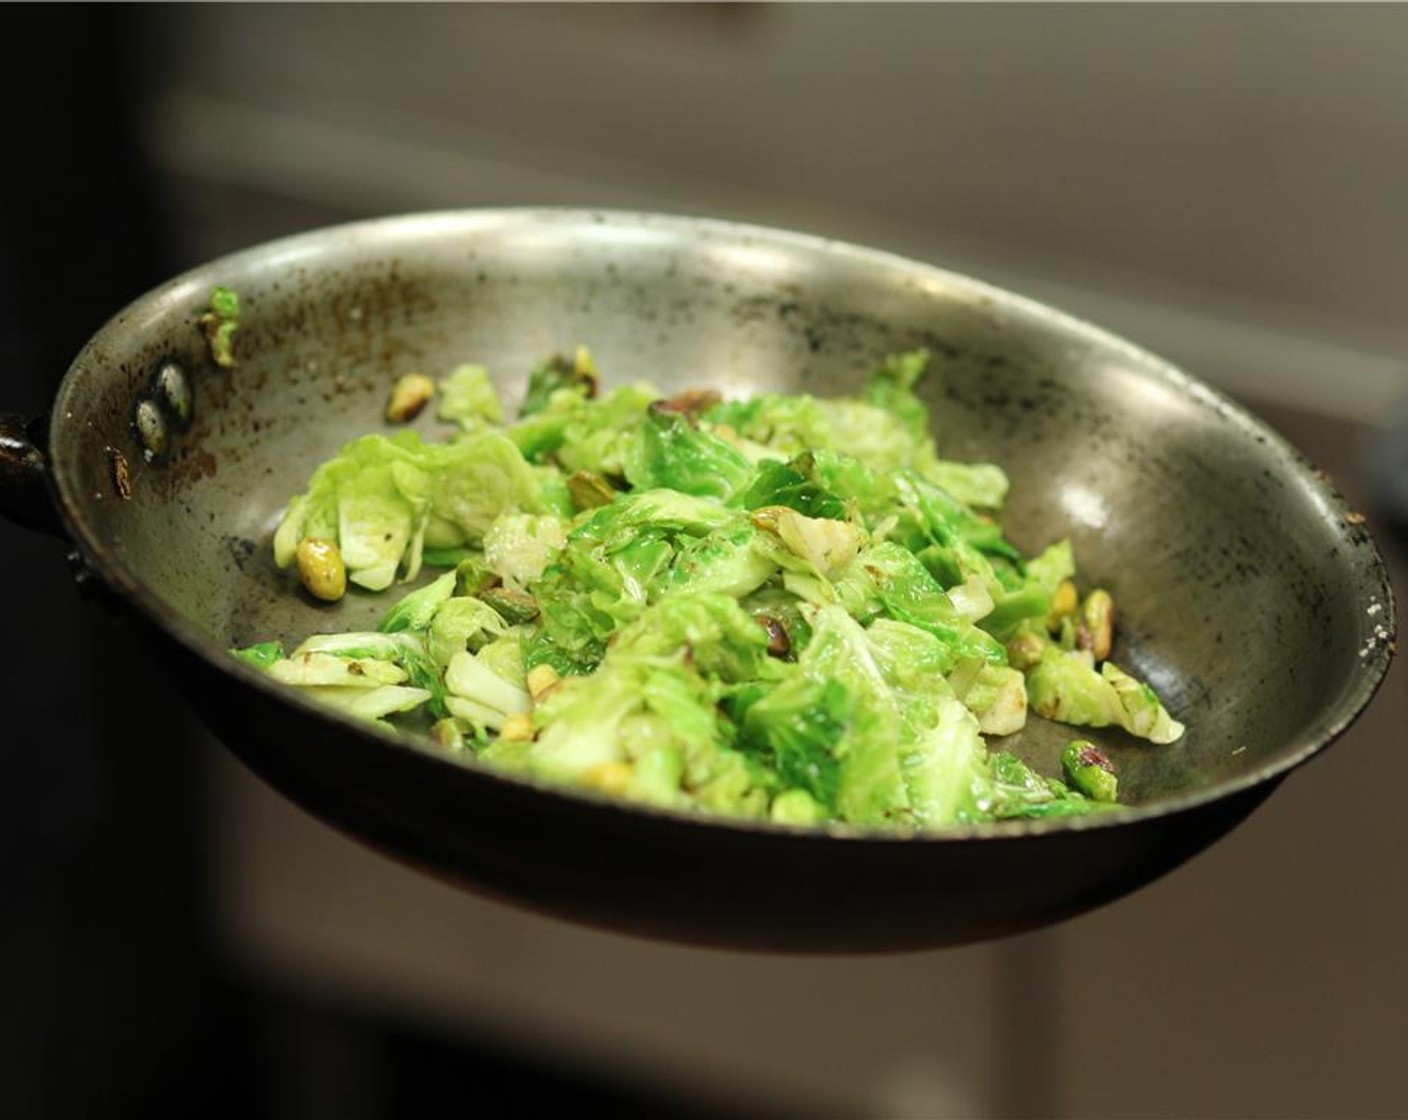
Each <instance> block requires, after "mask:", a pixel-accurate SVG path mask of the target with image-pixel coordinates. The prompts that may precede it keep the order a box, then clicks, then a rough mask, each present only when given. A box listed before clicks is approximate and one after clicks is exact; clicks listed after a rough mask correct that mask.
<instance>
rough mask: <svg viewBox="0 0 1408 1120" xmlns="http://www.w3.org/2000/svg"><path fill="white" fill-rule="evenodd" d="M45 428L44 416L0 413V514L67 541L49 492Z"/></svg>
mask: <svg viewBox="0 0 1408 1120" xmlns="http://www.w3.org/2000/svg"><path fill="white" fill-rule="evenodd" d="M48 430H49V418H48V417H47V416H19V415H17V414H15V413H12V412H0V516H3V517H5V518H7V519H8V520H10V521H13V522H14V523H15V524H16V525H22V526H24V527H25V528H26V529H33V530H34V531H36V532H39V533H46V534H48V535H49V536H51V537H58V538H59V539H60V540H67V539H68V534H67V533H66V532H65V530H64V525H63V522H62V521H61V520H60V519H59V513H58V510H57V509H56V508H55V506H54V499H53V496H52V494H51V493H50V491H49V456H48V453H47V449H46V446H45V445H46V443H47V440H46V438H45V433H47V432H48Z"/></svg>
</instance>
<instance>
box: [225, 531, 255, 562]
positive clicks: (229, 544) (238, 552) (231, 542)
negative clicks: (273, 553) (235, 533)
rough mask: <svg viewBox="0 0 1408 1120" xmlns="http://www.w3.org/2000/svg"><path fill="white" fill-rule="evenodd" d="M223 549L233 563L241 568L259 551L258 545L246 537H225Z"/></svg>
mask: <svg viewBox="0 0 1408 1120" xmlns="http://www.w3.org/2000/svg"><path fill="white" fill-rule="evenodd" d="M225 547H226V548H227V549H228V550H229V552H230V555H231V556H232V557H233V558H234V561H235V563H236V564H237V565H238V566H239V567H241V568H243V567H244V566H245V565H246V564H247V563H249V561H250V559H251V558H252V557H253V556H254V554H255V552H257V551H258V549H259V545H258V543H257V542H255V541H252V540H250V539H249V538H248V537H226V538H225Z"/></svg>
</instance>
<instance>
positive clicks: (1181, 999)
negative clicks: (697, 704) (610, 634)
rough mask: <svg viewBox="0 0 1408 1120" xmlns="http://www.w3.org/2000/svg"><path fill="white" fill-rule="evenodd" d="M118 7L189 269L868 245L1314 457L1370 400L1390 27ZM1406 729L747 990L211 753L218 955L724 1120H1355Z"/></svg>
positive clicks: (1069, 14)
mask: <svg viewBox="0 0 1408 1120" xmlns="http://www.w3.org/2000/svg"><path fill="white" fill-rule="evenodd" d="M148 18H149V19H150V21H151V29H152V32H153V39H152V46H153V57H152V60H151V63H150V65H151V67H152V68H153V70H152V73H153V74H154V75H155V76H156V81H155V96H154V97H153V99H152V101H151V103H150V105H149V106H148V116H147V124H148V139H149V143H150V145H151V148H152V152H153V155H154V156H155V157H156V159H157V161H158V163H159V165H160V166H161V167H162V168H163V169H164V170H165V172H166V173H167V175H168V177H169V182H170V184H171V188H172V195H171V198H170V202H171V203H172V206H173V209H174V211H175V212H176V213H177V214H178V215H180V216H181V219H182V228H183V232H184V233H185V235H186V238H187V239H186V242H185V245H186V248H187V250H188V252H189V253H190V255H191V258H192V263H194V261H195V260H196V259H201V258H204V257H206V256H208V255H212V254H214V253H217V252H222V251H225V250H227V249H233V248H236V247H240V246H243V245H246V244H249V243H252V242H254V241H257V240H262V239H264V238H266V237H270V236H274V235H276V234H281V233H285V232H291V231H292V230H294V229H298V228H303V227H305V226H309V225H314V224H323V223H325V222H331V221H335V220H340V219H342V218H350V217H357V216H362V215H369V214H379V213H390V212H396V211H402V210H409V209H421V208H430V207H449V206H479V205H517V204H558V203H565V204H576V205H588V206H625V207H641V208H659V209H668V210H676V211H688V212H696V213H709V214H713V215H719V216H725V217H733V218H738V219H745V220H751V221H757V222H763V223H768V224H775V225H784V226H789V227H793V228H799V229H805V230H809V231H812V232H816V233H821V234H827V235H832V236H838V237H843V238H848V239H853V240H859V241H864V242H868V243H873V244H877V245H881V246H884V247H888V248H891V249H894V250H897V251H900V252H903V253H906V254H908V255H912V256H919V257H923V258H925V259H928V260H931V261H934V262H936V263H940V264H945V265H948V266H951V267H956V268H959V269H961V270H964V271H971V272H975V273H977V274H979V275H982V276H985V277H986V278H988V279H991V280H994V281H996V282H998V283H1001V284H1004V285H1006V286H1009V287H1015V288H1018V289H1020V290H1022V291H1026V292H1028V293H1030V294H1033V295H1036V296H1038V297H1041V298H1046V299H1049V300H1051V301H1052V302H1055V303H1058V304H1060V305H1062V306H1066V307H1068V308H1070V309H1072V310H1074V311H1076V312H1077V313H1080V314H1084V315H1087V316H1088V317H1090V318H1093V319H1096V320H1097V321H1099V322H1102V323H1104V324H1107V325H1109V326H1112V327H1114V328H1115V329H1117V330H1121V331H1123V332H1124V333H1126V334H1128V335H1130V336H1131V337H1132V338H1134V339H1136V340H1137V341H1140V342H1143V343H1145V344H1147V345H1150V346H1151V347H1153V348H1154V349H1157V350H1161V351H1163V352H1164V353H1166V354H1167V355H1168V356H1170V357H1172V358H1174V359H1176V360H1180V361H1183V362H1184V363H1185V364H1187V365H1188V366H1189V368H1191V369H1192V370H1193V371H1194V372H1195V373H1198V374H1199V375H1201V376H1203V377H1205V378H1207V379H1208V380H1210V381H1213V382H1216V383H1220V384H1222V385H1224V386H1226V387H1229V388H1231V389H1234V390H1236V391H1238V392H1239V393H1241V394H1243V395H1245V396H1249V397H1252V398H1255V399H1259V400H1266V401H1272V402H1281V403H1282V404H1290V405H1296V406H1300V407H1301V408H1303V409H1306V410H1308V411H1307V412H1296V413H1293V412H1291V411H1289V410H1287V411H1283V412H1280V413H1278V414H1277V420H1278V422H1283V423H1284V424H1285V425H1288V426H1290V430H1291V431H1292V432H1293V434H1294V436H1295V439H1296V442H1297V443H1298V445H1299V446H1302V447H1303V448H1305V449H1307V451H1309V452H1310V453H1312V454H1313V455H1314V457H1315V458H1316V459H1317V461H1320V462H1322V463H1324V465H1326V466H1327V467H1329V468H1330V469H1331V470H1332V471H1336V472H1338V471H1344V472H1346V473H1348V472H1349V471H1350V470H1351V468H1352V457H1351V456H1350V454H1349V452H1348V446H1349V441H1350V440H1351V439H1352V438H1353V437H1354V435H1355V434H1356V432H1358V431H1359V429H1358V428H1355V427H1352V426H1351V425H1349V424H1345V423H1339V422H1326V423H1321V420H1322V419H1323V417H1324V416H1331V417H1337V418H1340V419H1341V420H1343V419H1350V420H1358V421H1374V420H1377V419H1378V418H1380V417H1381V416H1382V415H1383V414H1384V412H1385V411H1386V410H1387V409H1388V408H1389V407H1391V406H1392V405H1394V404H1395V403H1396V402H1397V401H1398V400H1400V399H1401V398H1402V397H1403V396H1404V395H1405V394H1408V373H1405V361H1406V360H1408V321H1405V319H1404V317H1403V315H1402V303H1403V293H1404V292H1405V291H1408V208H1405V207H1404V205H1403V200H1404V199H1406V198H1408V97H1405V93H1408V79H1405V73H1408V71H1405V69H1404V67H1403V64H1402V59H1403V58H1405V57H1408V9H1405V8H1402V7H1393V6H1365V7H1358V6H1356V7H1340V6H1300V5H1287V6H1281V5H1248V6H1235V7H1232V6H1208V5H1186V6H1185V5H1170V6H1159V5H1131V6H1128V7H1121V6H1113V5H1096V6H1075V5H1049V6H1047V5H1039V6H1027V5H1022V6H1014V5H977V6H969V5H932V6H874V5H857V6H846V5H819V6H809V5H778V6H743V7H730V6H722V5H694V6H669V7H660V8H656V7H641V6H635V5H630V6H619V7H615V6H612V7H597V6H571V7H550V6H538V5H527V6H497V5H431V6H412V5H399V4H396V5H351V6H340V5H339V6H333V5H312V6H289V5H260V6H243V5H238V6H237V5H190V6H179V7H176V6H172V7H171V8H170V9H167V8H157V9H153V10H151V11H150V13H149V15H148ZM1316 414H1320V415H1319V416H1317V415H1316ZM1296 424H1299V425H1301V426H1300V427H1298V428H1297V427H1294V425H1296ZM1350 495H1351V498H1353V497H1354V492H1353V489H1352V488H1350ZM1400 578H1401V577H1400ZM1405 703H1408V692H1405V690H1404V676H1403V674H1402V673H1401V672H1400V673H1398V675H1397V676H1396V677H1395V678H1394V679H1393V681H1392V682H1391V684H1390V685H1389V686H1386V688H1385V696H1384V698H1383V700H1382V701H1381V702H1380V704H1379V705H1378V706H1377V707H1376V709H1375V710H1374V711H1373V712H1372V713H1371V714H1370V717H1367V718H1366V720H1365V721H1364V722H1362V723H1361V724H1360V725H1359V726H1358V727H1356V729H1355V731H1354V732H1353V734H1352V735H1351V736H1350V737H1348V738H1347V739H1346V740H1345V742H1344V743H1343V744H1342V745H1340V746H1337V747H1336V749H1335V751H1333V752H1331V753H1330V755H1329V756H1328V757H1327V758H1325V759H1324V760H1317V762H1316V763H1315V765H1314V766H1313V767H1312V768H1310V769H1309V770H1308V771H1307V772H1306V773H1305V774H1300V775H1296V776H1295V777H1294V778H1293V779H1292V780H1291V781H1290V782H1288V783H1287V786H1286V788H1285V790H1284V791H1283V792H1281V793H1279V794H1278V795H1277V797H1276V798H1275V799H1273V801H1272V802H1271V804H1269V805H1268V806H1267V808H1266V809H1264V810H1262V811H1260V812H1259V813H1258V814H1257V815H1256V816H1255V817H1254V818H1253V819H1252V820H1251V821H1250V822H1249V823H1248V824H1247V825H1245V826H1244V827H1243V828H1242V829H1240V830H1238V832H1236V833H1234V834H1233V836H1231V837H1230V838H1229V839H1228V840H1227V841H1225V842H1224V843H1222V844H1220V845H1219V846H1218V847H1217V848H1216V849H1215V850H1214V851H1213V852H1211V853H1209V854H1208V855H1206V856H1204V857H1202V858H1200V859H1199V860H1197V861H1195V862H1194V863H1193V864H1192V865H1190V866H1189V867H1187V868H1185V869H1182V870H1180V871H1179V872H1178V873H1176V874H1175V875H1173V876H1171V877H1169V878H1168V879H1167V880H1165V881H1163V882H1161V883H1159V884H1156V885H1155V886H1153V887H1151V888H1149V889H1147V890H1146V891H1143V892H1140V893H1139V894H1138V895H1137V896H1135V897H1134V898H1132V899H1129V900H1126V901H1124V902H1122V903H1119V904H1116V905H1114V906H1111V907H1108V908H1106V909H1104V910H1101V911H1099V912H1097V913H1095V914H1092V915H1089V916H1086V917H1084V918H1081V919H1078V920H1076V921H1073V922H1069V923H1066V924H1064V925H1062V926H1061V927H1058V928H1057V929H1055V930H1052V931H1046V932H1043V933H1038V934H1033V935H1030V936H1028V937H1024V938H1017V939H1013V940H1009V941H1007V942H1001V943H998V944H996V945H991V946H978V947H974V948H971V949H965V950H961V951H957V952H952V953H949V952H944V953H930V954H919V955H916V956H913V957H909V958H893V959H887V960H879V961H844V962H836V961H831V962H828V961H819V962H802V961H778V962H775V967H774V964H773V963H770V962H769V961H768V960H767V959H763V958H737V957H730V956H728V955H719V954H710V953H706V952H703V951H694V950H687V949H679V948H671V947H660V946H637V945H636V944H635V943H632V942H625V941H622V940H620V939H616V938H612V937H610V936H608V935H601V934H594V933H580V932H579V931H575V930H573V929H570V928H568V927H563V926H561V925H558V924H555V923H550V922H548V921H546V920H545V919H537V918H532V917H529V916H526V915H520V914H517V913H515V912H511V911H507V910H504V909H503V908H499V907H495V906H494V905H492V904H490V903H485V902H482V901H480V900H477V899H473V898H471V897H469V896H464V895H460V894H457V893H455V892H452V891H449V890H448V889H446V888H444V887H442V886H439V885H437V884H433V883H430V882H429V881H427V880H425V879H423V878H421V877H419V876H416V875H413V874H412V873H409V872H406V871H404V870H403V869H400V868H397V867H395V866H393V865H391V864H389V863H387V862H386V861H384V860H383V859H382V858H381V857H380V856H376V855H373V854H371V853H369V852H367V851H366V850H364V849H361V848H359V847H357V846H355V845H353V844H350V843H348V842H346V841H344V840H342V839H341V838H339V837H336V836H335V835H334V834H332V833H330V832H328V831H327V830H326V829H324V828H323V827H322V826H321V825H319V824H317V823H316V822H314V821H312V820H311V819H310V818H307V817H305V816H304V815H302V814H300V813H298V812H296V811H294V810H292V809H291V808H290V807H289V806H288V805H287V804H285V803H284V802H282V801H281V800H279V799H278V798H277V797H275V796H274V795H272V794H270V793H269V792H268V791H267V790H264V789H263V788H262V787H260V786H259V785H258V784H257V783H255V782H254V781H253V780H252V779H250V778H249V777H248V776H247V775H244V774H243V773H242V772H239V771H237V770H234V768H233V766H232V764H230V763H229V761H228V760H227V759H224V758H223V756H220V758H221V762H220V763H219V764H217V765H215V766H214V768H213V782H214V794H213V803H214V805H215V806H216V815H215V818H214V820H213V821H212V825H213V827H214V828H215V829H216V832H217V837H216V839H217V843H218V859H217V862H218V870H219V872H220V875H221V878H220V882H221V883H222V885H223V889H224V895H223V897H222V899H221V902H220V904H221V918H222V921H223V922H224V931H223V932H224V935H225V937H226V938H227V940H228V943H229V946H230V951H231V953H232V954H233V955H235V956H237V957H238V958H239V959H240V960H242V961H243V962H244V963H245V964H246V965H247V966H248V967H251V968H259V969H264V970H266V971H267V972H268V974H269V975H272V976H275V977H277V978H278V979H279V981H280V982H283V983H288V984H298V983H302V984H308V985H313V986H317V987H319V988H321V989H325V990H329V991H333V992H336V993H340V994H341V995H342V996H343V997H344V998H348V999H355V1000H361V1001H366V1002H369V1003H373V1004H378V1005H383V1004H384V1005H386V1006H394V1007H395V1008H396V1009H397V1010H398V1011H399V1012H401V1013H407V1014H414V1013H420V1014H423V1015H425V1016H426V1017H427V1018H428V1019H433V1020H435V1021H437V1022H440V1023H443V1024H445V1025H446V1029H448V1030H455V1031H459V1030H464V1031H469V1032H471V1033H473V1032H474V1031H481V1032H482V1031H490V1032H492V1031H499V1032H502V1033H504V1034H506V1035H512V1036H513V1037H515V1038H516V1039H518V1040H519V1041H520V1042H522V1043H523V1044H525V1045H529V1046H534V1047H536V1048H538V1049H539V1050H540V1051H542V1052H543V1053H553V1054H571V1053H575V1054H577V1055H578V1056H579V1057H581V1056H583V1055H585V1056H586V1057H587V1058H588V1059H589V1060H591V1061H599V1062H601V1063H603V1064H604V1065H609V1066H611V1067H612V1068H616V1069H622V1070H627V1071H633V1072H635V1073H636V1074H638V1075H642V1076H645V1075H649V1076H651V1077H655V1078H656V1079H658V1080H664V1081H670V1082H672V1083H675V1084H677V1085H680V1086H683V1087H684V1088H685V1089H686V1090H687V1091H688V1092H690V1093H696V1094H699V1095H701V1096H704V1095H708V1094H711V1093H712V1094H713V1096H715V1097H716V1098H717V1099H719V1100H722V1101H724V1102H726V1103H730V1104H733V1105H735V1106H736V1107H737V1108H738V1109H739V1111H740V1112H746V1111H747V1104H748V1102H752V1103H753V1104H754V1105H755V1106H756V1108H757V1109H759V1110H761V1108H762V1107H763V1104H764V1102H766V1103H767V1104H768V1105H770V1106H776V1107H778V1108H782V1107H783V1106H787V1105H790V1106H792V1107H793V1108H795V1109H797V1110H800V1111H801V1112H802V1114H806V1115H822V1114H825V1106H826V1105H828V1104H829V1106H830V1109H831V1110H832V1111H833V1112H835V1113H836V1114H840V1115H848V1116H850V1115H862V1114H870V1115H877V1116H886V1117H890V1116H898V1115H908V1116H925V1117H936V1116H940V1115H961V1116H978V1115H994V1116H995V1115H1021V1116H1033V1115H1101V1116H1130V1115H1149V1116H1154V1115H1202V1116H1247V1115H1278V1116H1290V1115H1307V1116H1313V1115H1330V1114H1334V1115H1346V1116H1348V1115H1360V1116H1377V1115H1387V1114H1393V1113H1394V1112H1400V1111H1402V1109H1401V1108H1400V1107H1399V1106H1401V1105H1402V1104H1403V1102H1404V1097H1403V1093H1402V1091H1401V1089H1400V1088H1399V1087H1398V1086H1397V1085H1396V1084H1395V1078H1396V1074H1397V1065H1396V1064H1395V1063H1397V1061H1398V1058H1397V1056H1396V1055H1397V1050H1398V1049H1399V1045H1400V1044H1399V1041H1398V1040H1399V1039H1401V1038H1402V1037H1403V1033H1404V1030H1405V1027H1408V1019H1405V1011H1404V1008H1405V1007H1408V983H1406V980H1408V976H1406V974H1405V971H1404V967H1403V964H1402V960H1403V954H1402V952H1401V945H1402V941H1403V938H1404V936H1405V935H1408V910H1406V909H1405V902H1404V899H1405V897H1408V896H1405V894H1404V892H1403V889H1402V888H1403V885H1404V883H1403V873H1402V868H1401V860H1400V858H1399V853H1401V852H1402V851H1403V845H1404V843H1405V840H1408V832H1406V831H1405V829H1408V822H1405V820H1404V818H1403V816H1402V814H1401V813H1400V812H1398V801H1399V800H1400V797H1399V793H1398V791H1399V790H1400V789H1402V788H1403V787H1404V785H1405V783H1408V771H1406V770H1405V759H1408V756H1405V755H1403V754H1402V752H1401V751H1397V752H1396V753H1395V752H1394V751H1390V750H1389V748H1397V746H1398V745H1399V740H1400V739H1401V737H1402V736H1401V729H1402V725H1403V721H1404V719H1405V718H1406V715H1405V714H1406V713H1408V707H1405ZM212 749H213V748H212ZM1383 851H1387V852H1389V853H1391V855H1390V856H1389V857H1388V858H1384V859H1378V858H1377V853H1380V852H1383Z"/></svg>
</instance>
